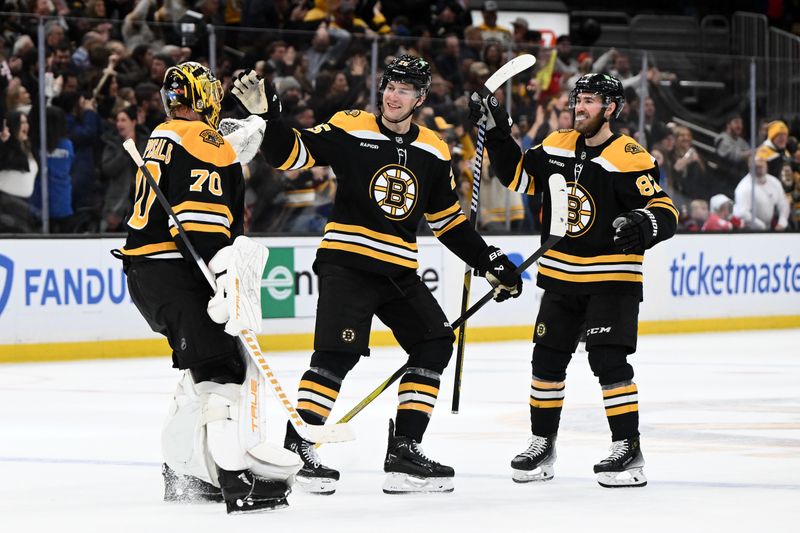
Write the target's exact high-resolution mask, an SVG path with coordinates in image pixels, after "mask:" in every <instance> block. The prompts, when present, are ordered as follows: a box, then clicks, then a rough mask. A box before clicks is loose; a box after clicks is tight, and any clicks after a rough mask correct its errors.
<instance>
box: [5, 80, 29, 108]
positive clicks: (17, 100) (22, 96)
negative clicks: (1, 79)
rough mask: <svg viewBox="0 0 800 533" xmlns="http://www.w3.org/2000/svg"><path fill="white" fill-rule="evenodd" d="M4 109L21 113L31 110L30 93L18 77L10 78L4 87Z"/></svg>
mask: <svg viewBox="0 0 800 533" xmlns="http://www.w3.org/2000/svg"><path fill="white" fill-rule="evenodd" d="M5 98H6V109H7V110H8V111H9V112H11V111H19V112H21V113H26V114H27V113H30V112H31V95H30V93H29V92H28V90H27V89H26V88H25V87H24V86H23V85H22V82H21V80H20V79H19V78H11V80H10V81H9V82H8V88H7V89H6V95H5Z"/></svg>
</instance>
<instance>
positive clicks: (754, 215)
mask: <svg viewBox="0 0 800 533" xmlns="http://www.w3.org/2000/svg"><path fill="white" fill-rule="evenodd" d="M735 196H736V203H735V204H734V209H733V214H734V215H735V216H737V217H739V218H740V219H741V220H742V221H743V222H744V226H745V228H747V229H754V230H769V229H775V230H776V231H783V230H785V229H786V226H787V224H788V219H789V203H788V202H787V201H786V196H785V195H784V193H783V185H781V182H780V180H779V179H778V178H776V177H775V176H773V175H771V174H767V161H766V159H764V158H762V157H759V156H758V155H757V156H756V158H755V179H754V178H753V177H752V176H751V175H750V173H747V174H746V175H745V176H744V177H743V178H742V180H741V181H740V182H739V185H737V186H736V195H735ZM773 220H775V225H774V227H773Z"/></svg>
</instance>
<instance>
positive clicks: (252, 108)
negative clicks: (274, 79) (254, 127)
mask: <svg viewBox="0 0 800 533" xmlns="http://www.w3.org/2000/svg"><path fill="white" fill-rule="evenodd" d="M231 95H232V96H233V97H234V99H236V101H237V102H239V104H241V106H242V107H244V108H245V109H246V110H247V111H249V112H250V114H252V115H258V116H260V117H261V118H263V119H264V120H265V121H267V122H269V121H270V120H271V119H276V118H278V117H279V116H280V114H281V101H280V99H279V98H278V94H277V93H276V92H275V88H274V87H273V86H272V84H271V83H269V82H268V81H266V80H264V78H262V77H261V76H259V75H258V74H256V71H255V70H246V71H245V72H243V73H242V74H239V76H237V77H236V79H235V80H233V87H232V88H231Z"/></svg>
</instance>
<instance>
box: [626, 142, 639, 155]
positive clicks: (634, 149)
mask: <svg viewBox="0 0 800 533" xmlns="http://www.w3.org/2000/svg"><path fill="white" fill-rule="evenodd" d="M625 151H626V152H628V153H629V154H633V155H636V154H641V153H642V152H644V148H642V147H641V146H639V145H638V144H636V143H628V144H626V145H625Z"/></svg>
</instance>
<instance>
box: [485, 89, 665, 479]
mask: <svg viewBox="0 0 800 533" xmlns="http://www.w3.org/2000/svg"><path fill="white" fill-rule="evenodd" d="M624 104H625V96H624V93H623V89H622V84H621V83H620V82H619V80H617V79H616V78H614V77H612V76H607V75H604V74H587V75H585V76H583V77H581V78H580V79H579V80H578V82H577V83H576V85H575V88H574V89H573V90H572V92H571V93H570V98H569V105H570V107H571V108H572V109H573V112H574V120H575V129H569V130H558V131H556V132H553V133H552V134H550V135H549V136H548V137H547V138H546V139H545V140H544V142H542V144H540V145H538V146H536V147H534V148H531V149H529V150H528V151H527V152H525V153H524V154H522V153H521V152H520V149H519V147H518V146H517V144H516V143H515V142H514V140H513V139H512V138H511V135H510V127H509V124H510V122H509V119H508V115H507V114H506V112H505V110H504V109H503V108H502V106H500V105H498V103H497V100H496V99H495V98H494V95H492V94H488V93H487V92H486V91H478V92H476V93H473V94H472V95H471V101H470V116H471V118H472V119H473V121H475V122H476V123H480V122H482V121H486V129H487V136H486V146H487V148H488V150H489V154H490V156H491V158H492V162H493V164H494V165H495V169H496V171H497V175H498V177H499V178H500V180H501V181H502V182H503V183H504V184H505V185H506V186H507V187H508V188H510V189H512V190H514V191H517V192H521V193H527V194H538V193H539V192H541V191H547V188H546V187H544V186H543V183H544V182H543V180H545V179H546V178H547V176H550V175H551V174H553V173H556V172H558V173H564V174H566V177H567V192H568V193H569V196H570V214H569V217H568V220H569V225H568V228H567V234H566V237H565V238H564V239H561V240H560V241H559V242H558V243H557V244H556V245H555V246H554V247H553V249H552V250H550V251H549V252H546V253H545V254H544V256H543V257H542V259H541V260H540V261H539V275H538V281H537V284H538V285H539V286H540V287H542V288H543V289H544V290H545V293H544V296H543V298H542V302H541V306H540V308H539V315H538V317H537V319H536V326H535V328H534V343H535V346H534V349H533V360H532V378H531V393H530V414H531V432H532V437H531V439H530V443H529V446H528V448H527V449H526V450H525V451H523V452H522V453H520V454H519V455H517V456H516V457H515V458H514V459H513V460H512V461H511V467H512V469H513V479H514V480H515V481H518V482H527V481H544V480H548V479H552V477H553V463H554V462H555V459H556V450H555V443H556V434H557V432H558V426H559V420H560V418H561V408H562V405H563V403H564V380H565V378H566V369H567V365H568V364H569V361H570V359H571V357H572V354H573V352H574V351H575V348H576V346H577V343H578V339H579V337H580V335H581V333H582V332H581V331H580V327H581V324H583V323H584V322H585V323H586V331H585V332H586V349H587V350H588V352H589V364H590V366H591V368H592V371H593V372H594V374H595V375H596V376H597V378H598V379H599V381H600V385H601V387H602V392H603V402H604V404H605V409H606V416H607V417H608V424H609V426H610V428H611V439H612V447H611V454H610V455H609V456H608V457H607V458H606V459H604V460H602V461H600V462H599V463H598V464H596V465H595V467H594V471H595V473H597V474H598V482H599V483H600V484H601V485H602V486H604V487H622V486H628V487H635V486H644V485H645V484H646V483H647V480H646V478H645V476H644V473H643V471H642V467H643V466H644V459H643V457H642V452H641V449H640V447H639V412H638V402H637V388H636V384H635V383H634V382H633V367H632V366H631V365H630V364H629V363H628V360H627V358H628V355H630V354H632V353H633V352H635V351H636V337H637V326H638V315H639V302H640V301H641V298H642V281H643V280H642V262H643V261H644V252H645V250H647V249H649V248H651V247H652V246H653V245H655V244H657V243H659V242H661V241H663V240H666V239H669V238H670V237H672V235H673V234H674V233H675V227H676V225H677V221H678V212H677V210H676V209H675V207H674V206H673V204H672V200H670V198H669V197H668V196H667V194H666V193H665V192H664V191H663V190H662V188H661V187H660V186H659V185H658V182H657V181H656V179H657V176H658V175H659V174H658V168H657V166H656V163H655V160H654V159H653V157H652V156H650V154H649V153H647V151H646V150H645V149H644V148H642V147H641V146H640V145H639V143H637V142H636V141H635V140H633V139H632V138H630V137H627V136H625V135H619V134H615V133H613V132H612V131H611V127H610V124H609V122H610V120H611V119H612V118H616V117H618V116H619V113H620V111H621V110H622V106H623V105H624ZM565 170H566V172H565ZM545 194H546V193H545ZM544 207H545V211H547V209H548V208H549V199H548V198H545V199H544ZM545 215H546V214H545ZM548 219H549V217H548V216H544V220H548ZM547 230H548V228H546V227H545V228H544V229H543V234H542V237H543V238H545V237H546V234H547Z"/></svg>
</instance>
